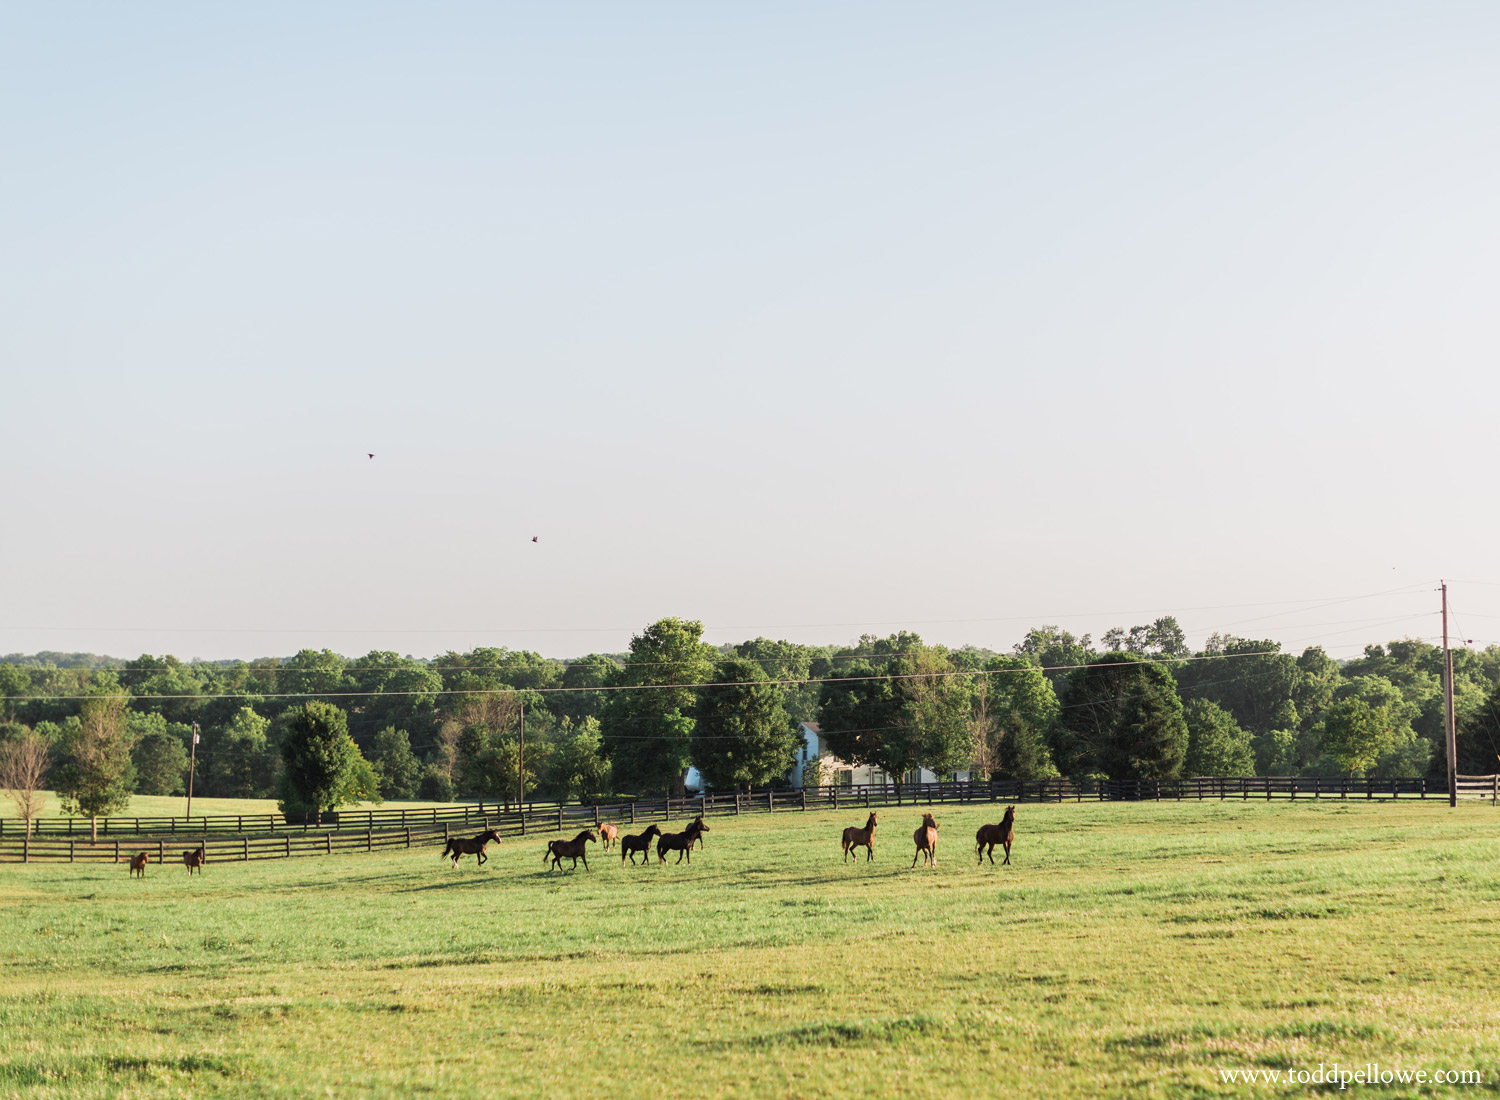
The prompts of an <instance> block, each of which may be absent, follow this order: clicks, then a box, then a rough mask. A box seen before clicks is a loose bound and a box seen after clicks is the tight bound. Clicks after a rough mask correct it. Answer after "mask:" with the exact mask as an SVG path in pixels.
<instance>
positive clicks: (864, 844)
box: [844, 811, 878, 863]
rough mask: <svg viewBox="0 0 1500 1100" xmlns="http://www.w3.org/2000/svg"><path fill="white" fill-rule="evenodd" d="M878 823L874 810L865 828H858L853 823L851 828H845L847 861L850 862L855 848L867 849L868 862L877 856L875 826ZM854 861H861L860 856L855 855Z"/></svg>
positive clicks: (866, 860)
mask: <svg viewBox="0 0 1500 1100" xmlns="http://www.w3.org/2000/svg"><path fill="white" fill-rule="evenodd" d="M877 824H878V819H877V818H876V817H875V814H874V812H873V811H872V812H871V814H870V820H869V821H866V822H865V827H864V828H863V829H856V828H854V827H853V826H852V825H851V826H850V827H849V828H847V829H845V830H844V862H845V863H848V862H849V853H850V852H851V851H853V850H854V849H855V848H864V849H867V852H866V855H865V862H866V863H868V862H870V860H872V859H874V858H875V826H876V825H877ZM854 862H855V863H858V862H859V857H858V856H855V857H854Z"/></svg>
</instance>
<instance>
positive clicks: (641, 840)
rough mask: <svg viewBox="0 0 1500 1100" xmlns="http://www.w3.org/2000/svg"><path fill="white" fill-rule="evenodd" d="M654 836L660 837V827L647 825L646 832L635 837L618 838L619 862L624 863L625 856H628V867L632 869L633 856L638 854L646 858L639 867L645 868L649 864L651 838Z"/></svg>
mask: <svg viewBox="0 0 1500 1100" xmlns="http://www.w3.org/2000/svg"><path fill="white" fill-rule="evenodd" d="M654 836H661V826H660V825H656V824H652V825H648V826H646V831H645V832H644V833H641V834H639V835H637V836H622V837H621V838H620V862H621V863H624V862H625V857H626V855H629V856H630V865H631V866H632V867H634V866H635V854H636V853H637V852H640V853H641V855H643V856H645V857H646V859H645V862H643V863H642V864H641V866H642V867H645V866H647V865H648V864H649V863H650V862H651V838H652V837H654Z"/></svg>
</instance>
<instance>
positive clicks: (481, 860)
mask: <svg viewBox="0 0 1500 1100" xmlns="http://www.w3.org/2000/svg"><path fill="white" fill-rule="evenodd" d="M474 856H475V858H476V859H478V860H479V863H478V864H477V866H480V867H483V866H484V860H485V855H484V849H483V848H481V849H479V851H477V852H475V853H474Z"/></svg>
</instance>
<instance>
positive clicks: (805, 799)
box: [802, 787, 807, 813]
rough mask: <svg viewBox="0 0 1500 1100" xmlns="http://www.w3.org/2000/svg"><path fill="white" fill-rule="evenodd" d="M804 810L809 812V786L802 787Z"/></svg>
mask: <svg viewBox="0 0 1500 1100" xmlns="http://www.w3.org/2000/svg"><path fill="white" fill-rule="evenodd" d="M802 812H803V813H807V788H806V787H803V788H802Z"/></svg>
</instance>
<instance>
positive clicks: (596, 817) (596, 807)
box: [407, 802, 599, 848]
mask: <svg viewBox="0 0 1500 1100" xmlns="http://www.w3.org/2000/svg"><path fill="white" fill-rule="evenodd" d="M598 827H599V803H597V802H595V803H594V828H596V829H597V828H598ZM407 847H408V848H410V847H411V845H410V844H408V845H407Z"/></svg>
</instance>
